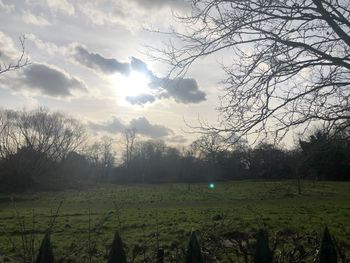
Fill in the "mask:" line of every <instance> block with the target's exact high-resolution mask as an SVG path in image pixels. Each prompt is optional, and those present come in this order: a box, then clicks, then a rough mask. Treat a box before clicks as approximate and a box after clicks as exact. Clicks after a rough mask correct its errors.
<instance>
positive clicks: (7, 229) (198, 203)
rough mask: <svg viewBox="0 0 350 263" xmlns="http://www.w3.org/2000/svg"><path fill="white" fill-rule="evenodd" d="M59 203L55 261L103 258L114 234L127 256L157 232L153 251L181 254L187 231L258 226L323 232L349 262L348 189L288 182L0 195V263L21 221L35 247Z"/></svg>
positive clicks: (10, 251)
mask: <svg viewBox="0 0 350 263" xmlns="http://www.w3.org/2000/svg"><path fill="white" fill-rule="evenodd" d="M62 201H63V203H62V205H61V207H60V210H59V213H58V216H57V218H56V220H55V224H54V227H53V235H52V241H53V244H54V249H55V254H56V255H64V254H68V253H71V254H72V255H73V254H74V253H76V254H77V257H81V254H82V253H83V251H84V249H85V250H86V246H87V242H88V243H89V244H91V243H94V242H97V244H98V248H99V249H100V250H101V251H103V250H104V249H106V248H105V247H106V246H107V245H108V244H110V243H111V240H112V238H113V235H114V232H115V231H116V230H117V229H119V230H120V231H121V233H122V237H123V240H124V242H125V243H126V244H127V245H130V250H129V251H128V256H129V257H132V254H133V253H134V254H135V253H136V252H135V244H136V245H137V244H139V245H140V246H142V244H147V246H148V247H152V246H154V247H155V245H156V242H157V238H156V233H157V232H158V233H159V243H160V245H161V246H162V247H163V248H165V249H166V250H173V249H174V248H175V247H177V248H178V247H185V243H186V240H187V238H188V236H189V233H190V231H191V229H196V230H198V232H199V236H200V237H202V236H204V235H206V234H207V233H208V232H213V231H214V232H215V231H218V229H219V227H220V229H221V230H220V231H227V232H229V231H243V232H247V233H249V232H256V231H257V229H259V228H262V227H266V228H268V229H269V230H270V232H271V233H273V232H276V231H280V230H282V231H286V230H287V231H297V232H301V233H318V234H320V233H321V231H322V229H323V227H324V226H325V225H327V226H328V227H329V228H330V231H331V233H332V234H333V235H335V236H336V237H337V238H338V240H339V241H340V242H341V244H342V245H343V246H344V247H345V248H346V250H347V252H346V253H347V255H348V257H349V256H350V253H349V250H350V183H349V182H347V183H344V182H303V183H302V195H297V189H296V184H295V181H283V182H282V181H274V182H255V181H237V182H226V183H218V184H217V185H216V187H215V188H214V189H209V188H208V186H207V185H206V184H192V185H191V186H190V187H189V186H188V185H187V184H172V185H170V184H166V185H140V186H114V185H106V186H100V187H96V188H94V189H90V190H84V191H78V190H74V191H73V190H72V191H65V192H54V193H35V194H22V195H14V196H11V195H7V194H6V195H5V194H3V195H0V230H1V232H0V262H2V261H1V258H4V257H5V256H4V255H6V257H8V256H9V255H16V254H20V253H22V250H23V248H22V247H23V246H22V241H21V234H20V232H21V230H20V229H21V227H19V221H21V220H20V218H21V217H22V216H24V218H25V227H24V228H25V229H26V230H28V232H30V231H33V232H34V233H35V237H36V246H38V242H39V241H40V239H41V238H42V237H43V234H44V233H45V231H46V229H47V227H48V224H49V221H50V220H51V219H52V215H53V214H55V213H56V209H57V207H58V206H59V204H60V203H61V202H62ZM22 228H23V226H22ZM89 229H90V231H89ZM22 230H23V229H22ZM89 233H90V234H89ZM9 238H10V239H11V241H9ZM12 243H15V245H16V247H15V248H14V247H13V244H12ZM131 245H132V246H133V248H134V252H133V251H132V250H131ZM136 247H137V246H136ZM78 255H79V256H78ZM80 262H83V261H82V260H81V261H80Z"/></svg>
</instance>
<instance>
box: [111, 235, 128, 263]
mask: <svg viewBox="0 0 350 263" xmlns="http://www.w3.org/2000/svg"><path fill="white" fill-rule="evenodd" d="M126 262H127V261H126V254H125V251H124V247H123V241H122V239H121V237H120V235H119V232H118V231H117V232H116V233H115V235H114V239H113V242H112V246H111V250H110V251H109V257H108V263H126Z"/></svg>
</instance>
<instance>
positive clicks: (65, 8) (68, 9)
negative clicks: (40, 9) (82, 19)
mask: <svg viewBox="0 0 350 263" xmlns="http://www.w3.org/2000/svg"><path fill="white" fill-rule="evenodd" d="M46 1H47V5H48V7H49V8H50V9H51V10H53V11H59V12H61V13H65V14H68V15H74V13H75V8H74V5H73V4H71V3H69V2H68V1H67V0H46Z"/></svg>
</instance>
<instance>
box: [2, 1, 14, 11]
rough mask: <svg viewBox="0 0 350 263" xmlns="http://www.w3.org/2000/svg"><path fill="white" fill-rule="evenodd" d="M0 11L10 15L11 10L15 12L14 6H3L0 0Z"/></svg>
mask: <svg viewBox="0 0 350 263" xmlns="http://www.w3.org/2000/svg"><path fill="white" fill-rule="evenodd" d="M0 10H4V11H5V12H6V13H11V12H12V11H13V10H15V6H14V5H7V4H4V2H3V1H2V0H0Z"/></svg>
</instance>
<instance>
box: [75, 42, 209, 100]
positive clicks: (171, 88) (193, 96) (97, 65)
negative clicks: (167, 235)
mask: <svg viewBox="0 0 350 263" xmlns="http://www.w3.org/2000/svg"><path fill="white" fill-rule="evenodd" d="M74 50H75V51H74V52H73V56H74V58H75V60H76V61H78V62H79V63H81V64H83V65H84V66H86V67H89V68H91V69H95V70H98V71H100V72H103V73H105V74H113V73H116V72H118V73H120V74H123V75H128V74H129V73H130V71H131V70H133V71H138V72H142V73H144V74H145V75H147V76H148V77H149V79H150V81H151V83H150V84H149V86H150V88H152V89H153V92H154V94H153V95H151V94H140V95H137V96H128V97H126V100H127V101H128V102H130V103H131V104H133V105H143V104H146V103H153V102H155V101H156V99H162V98H172V99H174V100H175V101H176V102H178V103H184V104H187V103H200V102H202V101H205V100H206V94H205V93H204V92H203V91H201V90H200V89H199V87H198V83H197V81H196V80H195V79H193V78H175V79H169V78H159V77H158V76H156V75H155V74H154V73H153V72H152V71H151V70H149V69H148V66H147V64H146V63H145V62H144V61H142V60H141V59H138V58H136V57H131V58H130V63H121V62H119V61H118V60H116V59H113V58H105V57H103V56H102V55H100V54H97V53H90V52H89V51H88V50H86V49H85V48H84V47H82V46H76V47H75V48H74Z"/></svg>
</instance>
